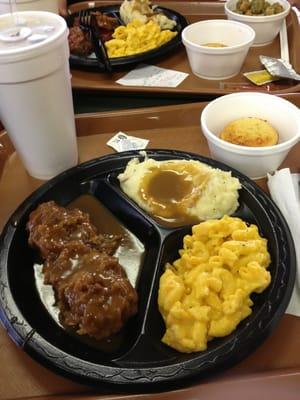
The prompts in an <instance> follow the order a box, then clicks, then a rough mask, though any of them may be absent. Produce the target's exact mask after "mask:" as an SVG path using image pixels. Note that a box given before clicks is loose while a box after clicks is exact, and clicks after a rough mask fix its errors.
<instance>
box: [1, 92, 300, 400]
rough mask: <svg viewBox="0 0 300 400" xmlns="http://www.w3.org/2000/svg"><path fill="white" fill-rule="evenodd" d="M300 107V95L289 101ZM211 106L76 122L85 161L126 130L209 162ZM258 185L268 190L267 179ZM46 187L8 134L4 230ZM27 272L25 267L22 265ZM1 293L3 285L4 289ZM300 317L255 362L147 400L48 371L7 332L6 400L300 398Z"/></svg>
mask: <svg viewBox="0 0 300 400" xmlns="http://www.w3.org/2000/svg"><path fill="white" fill-rule="evenodd" d="M287 98H288V99H289V100H291V101H292V102H293V103H295V104H296V105H297V106H300V94H299V95H291V96H287ZM205 104H206V103H192V104H184V105H176V106H165V107H155V108H145V109H138V110H127V111H118V112H105V113H98V114H85V115H80V116H78V117H77V118H76V126H77V134H78V145H79V154H80V161H82V162H83V161H86V160H89V159H92V158H95V157H98V156H101V155H104V154H108V153H112V152H113V150H112V149H111V148H110V147H108V146H107V145H106V142H107V141H108V139H109V138H111V137H112V136H113V135H114V134H115V133H116V132H118V131H120V130H122V131H124V132H126V133H128V134H130V135H134V136H138V137H142V138H147V139H149V140H150V143H149V146H148V147H149V148H168V149H175V150H183V151H190V152H195V153H199V154H201V155H204V156H209V151H208V147H207V143H206V140H205V138H204V136H203V135H202V133H201V129H200V126H199V117H200V114H201V111H202V110H203V107H204V106H205ZM299 153H300V143H299V144H298V145H296V146H295V147H294V148H293V149H292V151H291V152H290V153H289V155H288V157H287V159H286V160H285V162H284V163H283V165H282V166H286V167H290V168H291V170H292V171H295V172H299V170H300V162H299ZM257 183H258V184H259V185H260V186H261V187H262V188H263V189H265V190H266V182H265V180H260V181H257ZM41 184H42V181H38V180H36V179H34V178H31V177H30V176H29V175H28V174H27V173H26V171H25V169H24V167H23V165H22V163H21V161H20V159H19V157H18V156H17V155H16V153H15V152H14V149H13V146H12V145H11V143H10V141H9V138H8V136H7V134H6V132H5V131H2V132H1V131H0V199H1V206H0V229H2V227H3V226H4V224H5V221H6V220H7V219H8V217H9V215H10V214H11V213H12V212H13V211H14V210H15V208H16V207H17V206H18V205H19V204H20V203H21V202H22V201H23V200H24V199H25V198H26V197H27V196H28V195H29V194H30V193H31V192H32V191H33V190H34V189H36V188H37V187H38V186H40V185H41ZM20 268H22V265H20ZM0 290H1V283H0ZM299 348H300V318H297V317H295V316H290V315H284V316H283V318H282V319H281V321H280V323H279V324H278V326H277V327H276V329H275V331H274V332H273V334H272V335H271V336H270V337H269V338H268V339H267V340H266V341H265V342H264V344H263V345H262V346H261V347H259V348H258V349H257V350H256V351H255V352H253V353H252V354H251V355H250V356H249V357H248V358H246V359H245V360H243V361H242V362H240V363H239V364H237V365H236V366H235V367H233V368H231V369H228V370H226V371H224V372H223V373H219V374H218V375H212V376H211V377H210V378H209V379H205V380H199V381H197V380H195V382H194V385H192V386H188V387H186V388H184V389H181V390H176V391H172V387H170V391H169V392H164V393H156V394H147V395H146V394H145V395H143V394H141V395H140V396H133V395H120V394H117V393H104V392H101V391H98V392H97V393H96V392H95V391H93V390H92V389H91V388H88V387H85V386H81V385H78V384H76V383H73V382H71V381H69V380H67V379H64V378H61V377H59V376H57V375H55V374H54V373H52V372H50V371H48V370H46V369H45V368H43V367H42V366H40V365H39V364H38V363H36V362H35V361H33V360H32V359H31V358H30V357H29V356H28V355H27V354H25V353H23V352H22V350H21V349H20V348H18V347H17V346H16V345H15V344H14V343H13V342H12V341H11V340H10V339H9V337H8V336H7V334H6V332H5V330H4V329H3V328H2V327H0V360H1V363H0V399H1V400H2V399H25V398H26V399H32V398H38V399H39V400H41V399H43V400H46V399H48V400H50V399H52V400H59V399H64V400H67V399H70V400H71V399H75V400H84V399H85V400H87V399H92V400H96V399H97V400H104V399H105V400H121V399H128V400H129V399H136V400H138V399H139V400H141V398H142V400H148V399H149V400H150V399H152V400H168V399H170V400H171V399H172V400H177V399H196V398H201V396H202V398H203V399H208V398H209V399H210V400H221V399H222V400H226V399H230V400H240V399H241V398H242V399H243V400H248V399H249V400H250V399H251V400H252V399H253V398H257V399H270V398H272V400H277V399H278V400H279V399H280V400H281V399H283V398H284V399H285V400H294V399H295V400H296V399H297V400H298V399H299V393H300V356H299Z"/></svg>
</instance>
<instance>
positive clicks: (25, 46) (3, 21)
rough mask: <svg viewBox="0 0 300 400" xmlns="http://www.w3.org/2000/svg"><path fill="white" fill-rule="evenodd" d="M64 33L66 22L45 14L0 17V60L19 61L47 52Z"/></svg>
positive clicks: (32, 13) (54, 15) (33, 13)
mask: <svg viewBox="0 0 300 400" xmlns="http://www.w3.org/2000/svg"><path fill="white" fill-rule="evenodd" d="M65 32H67V24H66V21H65V20H64V19H63V18H62V17H60V16H59V15H57V14H54V13H50V12H46V11H23V12H16V13H14V14H13V15H11V14H3V15H0V60H1V58H2V59H3V58H5V59H7V58H9V59H12V60H13V59H16V58H23V57H26V56H28V54H31V53H32V52H36V51H39V50H41V49H44V48H49V47H51V45H52V44H53V43H55V42H56V41H57V39H58V38H60V37H61V36H63V35H64V34H65Z"/></svg>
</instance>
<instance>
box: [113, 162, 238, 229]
mask: <svg viewBox="0 0 300 400" xmlns="http://www.w3.org/2000/svg"><path fill="white" fill-rule="evenodd" d="M118 179H119V181H120V185H121V188H122V190H123V191H124V192H125V193H126V194H127V195H128V196H129V197H130V198H131V199H133V200H134V201H135V202H136V203H137V204H138V205H139V206H140V207H141V208H143V209H144V210H146V211H147V212H148V213H149V214H152V215H153V216H154V217H156V218H158V219H160V220H163V221H170V222H174V224H175V225H176V224H177V225H181V224H185V223H187V222H190V221H194V223H196V222H199V221H201V220H206V219H210V218H220V217H222V216H223V215H224V214H232V213H233V212H234V211H235V210H236V209H237V207H238V204H239V203H238V189H240V187H241V185H240V182H239V180H238V179H237V178H233V177H232V176H231V173H230V172H225V171H221V170H219V169H215V168H211V167H210V166H208V165H206V164H203V163H201V162H199V161H195V160H167V161H156V160H153V159H151V158H149V159H145V160H144V161H142V162H139V160H138V159H137V158H134V159H132V160H131V161H130V162H129V163H128V165H127V166H126V169H125V171H124V173H122V174H120V175H119V176H118Z"/></svg>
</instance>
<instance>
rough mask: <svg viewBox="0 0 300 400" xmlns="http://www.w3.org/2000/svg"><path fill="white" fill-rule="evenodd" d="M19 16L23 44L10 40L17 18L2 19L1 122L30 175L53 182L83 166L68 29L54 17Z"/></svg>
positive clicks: (44, 14) (42, 14)
mask: <svg viewBox="0 0 300 400" xmlns="http://www.w3.org/2000/svg"><path fill="white" fill-rule="evenodd" d="M17 18H18V21H19V24H21V25H22V30H21V31H20V32H19V33H18V35H17V36H18V40H17V41H12V42H7V41H5V40H3V39H5V38H6V36H5V35H6V34H7V32H8V31H9V32H10V30H11V29H12V28H11V27H12V26H13V21H12V20H13V17H12V16H11V15H10V14H4V15H0V120H1V121H2V122H3V125H4V127H5V128H6V130H7V133H8V135H9V137H10V139H11V141H12V143H13V145H14V147H15V149H16V151H17V153H18V154H19V155H20V157H21V159H22V161H23V163H24V166H25V168H26V169H27V171H28V172H29V174H30V175H32V176H33V177H35V178H38V179H49V178H52V177H53V176H55V175H57V174H58V173H60V172H62V171H64V170H66V169H68V168H70V167H72V166H74V165H76V164H77V162H78V151H77V141H76V131H75V120H74V110H73V101H72V88H71V75H70V67H69V46H68V40H67V36H68V29H67V25H66V22H65V20H64V19H63V18H62V17H60V16H59V15H56V14H54V13H48V12H42V11H40V12H39V11H24V12H18V13H17ZM3 35H4V36H3ZM22 35H23V36H22ZM1 37H2V39H1ZM20 37H21V39H20Z"/></svg>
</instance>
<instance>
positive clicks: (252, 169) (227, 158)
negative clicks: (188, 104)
mask: <svg viewBox="0 0 300 400" xmlns="http://www.w3.org/2000/svg"><path fill="white" fill-rule="evenodd" d="M245 117H255V118H261V119H263V120H266V121H268V122H269V123H270V124H271V125H272V126H273V127H274V128H275V129H276V130H277V132H278V134H279V142H278V144H277V145H274V146H266V147H247V146H240V145H236V144H233V143H229V142H226V141H225V140H222V139H221V138H220V133H221V131H222V130H223V129H224V127H225V126H226V125H227V124H229V123H230V122H232V121H234V120H236V119H239V118H245ZM201 128H202V132H203V134H204V136H205V137H206V139H207V142H208V146H209V149H210V153H211V155H212V157H213V158H214V159H216V160H219V161H221V162H224V163H225V164H227V165H230V166H231V167H233V168H235V169H237V170H239V171H240V172H242V173H244V174H245V175H247V176H248V177H250V178H252V179H258V178H262V177H265V176H266V175H267V173H272V172H274V171H276V169H277V168H278V167H279V166H280V164H281V163H282V162H283V160H284V159H285V157H286V156H287V154H288V152H289V151H290V150H291V148H292V147H293V146H294V145H295V144H296V143H297V142H298V141H299V140H300V110H299V109H298V108H297V107H296V106H295V105H293V104H292V103H290V102H289V101H287V100H285V99H282V98H280V97H277V96H275V95H271V94H266V93H258V92H249V93H248V92H243V93H233V94H228V95H225V96H221V97H218V98H217V99H215V100H213V101H211V102H210V103H209V104H208V105H207V106H206V107H205V108H204V110H203V112H202V114H201Z"/></svg>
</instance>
